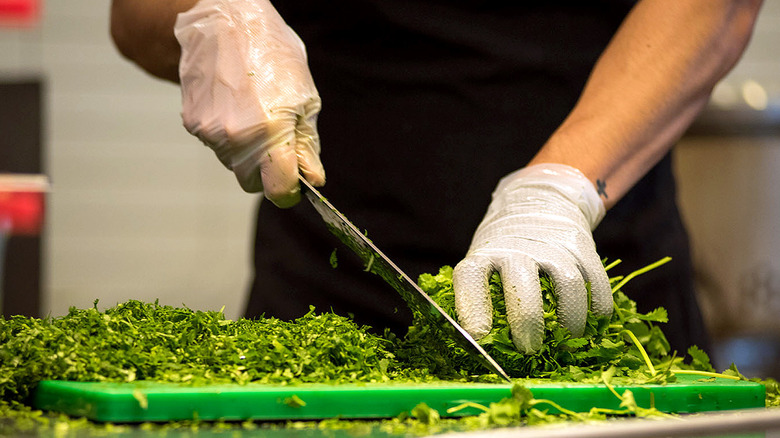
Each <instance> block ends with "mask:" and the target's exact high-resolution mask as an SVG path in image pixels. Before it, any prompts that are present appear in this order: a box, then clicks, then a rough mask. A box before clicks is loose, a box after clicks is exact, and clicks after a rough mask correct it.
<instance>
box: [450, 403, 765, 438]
mask: <svg viewBox="0 0 780 438" xmlns="http://www.w3.org/2000/svg"><path fill="white" fill-rule="evenodd" d="M746 436H751V437H753V436H760V437H767V438H768V437H772V438H777V437H780V409H776V408H775V409H763V408H761V409H745V410H736V411H731V412H728V413H708V414H695V415H690V416H681V417H673V418H666V419H658V418H637V419H619V420H618V419H616V420H610V421H604V422H596V423H592V424H582V423H560V424H552V425H549V426H538V427H512V428H505V429H494V430H483V431H477V432H466V433H454V434H449V433H448V434H440V435H435V437H436V438H655V437H665V438H672V437H679V438H683V437H711V438H714V437H734V438H745V437H746Z"/></svg>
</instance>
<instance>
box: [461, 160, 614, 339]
mask: <svg viewBox="0 0 780 438" xmlns="http://www.w3.org/2000/svg"><path fill="white" fill-rule="evenodd" d="M604 213H605V208H604V204H603V203H602V201H601V199H600V198H599V196H598V193H597V192H596V189H595V188H594V187H593V184H592V183H591V182H590V181H589V180H588V179H587V178H586V177H585V176H584V175H583V174H582V173H581V172H580V171H579V170H577V169H575V168H572V167H569V166H566V165H562V164H539V165H535V166H530V167H526V168H523V169H521V170H519V171H517V172H514V173H512V174H510V175H508V176H507V177H505V178H504V179H502V180H501V182H500V183H499V185H498V187H497V188H496V190H495V191H494V192H493V201H492V202H491V204H490V206H489V207H488V211H487V214H486V215H485V218H484V219H483V220H482V223H481V224H480V225H479V227H478V228H477V231H476V233H475V234H474V238H473V240H472V243H471V247H470V248H469V251H468V254H467V255H466V258H465V259H463V261H461V262H460V263H458V265H457V266H456V267H455V271H454V273H453V286H454V290H455V309H456V311H457V314H458V320H459V322H460V324H461V325H462V326H463V328H464V329H465V330H466V331H467V332H469V333H470V334H471V335H472V336H473V337H474V338H475V339H477V340H479V339H481V338H482V337H484V336H485V335H487V334H488V333H489V332H490V329H491V327H492V324H493V321H492V318H493V305H492V302H491V299H490V294H489V288H488V281H489V279H490V276H491V275H492V273H493V272H494V271H498V272H499V274H500V275H501V280H502V284H503V287H504V298H505V301H506V308H507V320H508V322H509V326H510V329H511V333H512V341H513V342H514V344H515V346H516V347H517V348H518V350H520V351H521V352H524V353H533V352H536V351H538V350H539V349H540V348H541V346H542V342H543V341H544V317H543V310H542V294H541V286H540V284H539V270H540V269H542V270H544V271H546V272H547V273H548V274H549V275H550V277H551V278H552V282H553V285H554V293H555V295H556V297H557V299H558V320H559V322H560V323H561V325H562V326H563V327H565V328H567V329H568V330H569V331H570V332H571V334H572V335H573V336H582V334H583V332H584V330H585V321H586V318H587V311H588V305H589V303H588V301H589V298H590V301H591V303H590V306H591V308H592V310H593V313H594V314H596V315H597V316H607V317H608V316H610V315H611V314H612V305H613V304H612V291H611V289H610V285H609V278H608V277H607V273H606V271H605V270H604V266H603V264H602V262H601V259H600V257H599V255H598V254H597V253H596V246H595V243H594V241H593V236H592V230H593V229H594V228H595V227H596V225H597V224H598V223H599V221H600V220H601V219H602V218H603V216H604ZM586 281H588V282H590V285H591V294H590V297H589V296H588V291H587V290H586V287H585V282H586Z"/></svg>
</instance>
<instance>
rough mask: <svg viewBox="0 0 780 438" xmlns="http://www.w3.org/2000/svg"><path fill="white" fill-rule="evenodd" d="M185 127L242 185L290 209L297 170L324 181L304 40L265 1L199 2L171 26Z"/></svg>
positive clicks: (317, 102) (317, 181) (296, 196)
mask: <svg viewBox="0 0 780 438" xmlns="http://www.w3.org/2000/svg"><path fill="white" fill-rule="evenodd" d="M174 33H175V35H176V38H177V40H178V41H179V44H180V45H181V50H182V55H181V59H180V62H179V76H180V80H181V90H182V119H183V120H184V126H185V127H186V128H187V130H188V131H189V132H190V133H192V134H193V135H195V136H197V137H198V138H199V139H200V140H201V141H203V142H204V143H205V144H206V145H208V146H209V147H211V148H212V149H213V150H214V152H215V153H216V154H217V157H218V158H219V160H220V161H221V162H222V164H224V165H225V166H226V167H227V168H228V169H230V170H232V171H233V172H234V173H235V175H236V178H237V179H238V182H239V184H240V185H241V188H243V189H244V190H245V191H247V192H260V191H262V192H263V193H264V195H265V197H266V198H268V199H269V200H271V201H272V202H274V203H275V204H277V205H279V206H280V207H289V206H292V205H294V204H295V203H297V202H298V200H299V199H300V187H299V186H298V173H299V170H300V172H301V173H302V174H303V175H304V176H305V177H306V179H307V180H309V181H310V182H311V183H313V184H314V185H322V184H324V183H325V171H324V169H323V167H322V163H321V162H320V158H319V153H320V142H319V136H318V134H317V128H316V123H317V115H318V114H319V111H320V107H321V103H320V97H319V94H318V93H317V89H316V88H315V87H314V82H313V80H312V78H311V73H310V72H309V68H308V65H307V61H306V48H305V47H304V45H303V42H301V40H300V39H299V38H298V36H297V35H296V34H295V32H293V30H292V29H290V27H288V26H287V24H285V22H284V20H282V17H281V16H279V13H278V12H277V11H276V10H275V9H274V8H273V6H271V3H270V2H269V1H268V0H201V1H199V2H198V3H197V4H196V5H195V6H194V7H193V8H192V9H190V10H189V11H187V12H184V13H181V14H179V16H178V17H177V20H176V24H175V27H174Z"/></svg>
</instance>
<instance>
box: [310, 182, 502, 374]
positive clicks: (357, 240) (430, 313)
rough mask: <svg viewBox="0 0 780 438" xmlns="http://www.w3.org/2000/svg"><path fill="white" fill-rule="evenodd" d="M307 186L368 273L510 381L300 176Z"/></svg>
mask: <svg viewBox="0 0 780 438" xmlns="http://www.w3.org/2000/svg"><path fill="white" fill-rule="evenodd" d="M298 178H299V179H300V181H301V184H302V185H303V187H304V190H303V191H304V193H305V195H306V198H307V199H308V200H309V202H311V204H312V205H313V206H314V209H315V210H317V213H319V214H320V216H322V219H323V220H324V221H325V224H326V225H327V227H328V229H329V230H330V232H331V233H333V234H334V235H335V236H336V237H338V238H339V240H341V241H342V243H344V244H345V245H347V246H348V247H349V248H350V249H351V250H352V251H353V252H354V253H355V254H357V255H358V257H360V259H361V260H363V263H365V264H366V270H367V271H371V272H374V273H376V274H377V275H379V276H380V277H382V278H383V279H384V280H385V282H386V283H387V284H389V285H390V286H391V287H392V288H393V289H395V290H396V292H398V293H399V294H400V295H401V297H402V298H403V299H404V301H406V304H407V305H408V306H409V307H410V308H411V309H412V310H416V311H417V312H419V313H420V314H421V315H423V317H424V318H425V319H426V320H427V322H428V323H429V324H431V325H433V326H435V327H439V328H441V329H442V331H444V333H445V334H446V335H447V336H449V337H450V338H451V339H452V340H453V341H455V343H457V344H458V346H460V347H461V348H463V349H464V350H466V352H468V353H469V354H470V355H471V356H472V357H474V358H476V359H477V360H478V361H479V362H480V363H481V364H482V365H484V366H485V367H486V368H487V369H489V370H490V371H492V372H494V373H496V374H498V375H499V376H501V377H503V378H504V379H505V380H507V381H511V379H510V378H509V376H508V375H507V374H506V372H504V370H503V369H502V368H501V366H499V365H498V363H496V361H495V359H493V358H492V357H490V355H489V354H487V352H486V351H485V349H483V348H482V347H481V346H480V345H479V344H477V342H476V341H475V340H474V338H472V337H471V335H469V334H468V332H466V330H464V329H463V327H461V326H460V325H459V324H458V323H457V322H455V320H454V319H452V317H451V316H450V315H448V314H447V313H446V312H445V311H444V310H443V309H442V308H441V307H439V305H438V304H436V302H435V301H433V300H432V299H431V297H429V296H428V294H426V293H425V292H423V290H422V289H420V287H419V286H417V283H415V282H414V281H412V279H411V278H409V276H408V275H406V274H405V273H404V271H402V270H401V269H400V268H398V266H396V265H395V263H393V262H392V261H391V260H390V259H389V258H387V256H385V255H384V253H382V251H380V250H379V248H377V247H376V245H374V243H373V242H371V241H370V240H369V239H368V238H367V237H366V236H365V235H364V234H363V233H361V232H360V231H359V230H358V229H357V228H356V227H355V226H354V225H352V223H351V222H350V221H349V220H347V218H346V216H344V215H343V214H341V213H340V212H339V211H338V210H336V207H334V206H333V204H331V203H330V202H328V200H327V199H325V197H324V196H322V195H321V194H320V192H319V191H317V189H315V188H314V187H313V186H312V185H311V184H309V182H308V181H306V180H305V179H304V178H303V176H299V177H298Z"/></svg>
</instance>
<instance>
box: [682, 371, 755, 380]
mask: <svg viewBox="0 0 780 438" xmlns="http://www.w3.org/2000/svg"><path fill="white" fill-rule="evenodd" d="M672 373H674V374H694V375H697V376H706V377H720V378H723V379H731V380H740V377H739V376H731V375H728V374H721V373H713V372H710V371H698V370H673V371H672Z"/></svg>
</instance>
